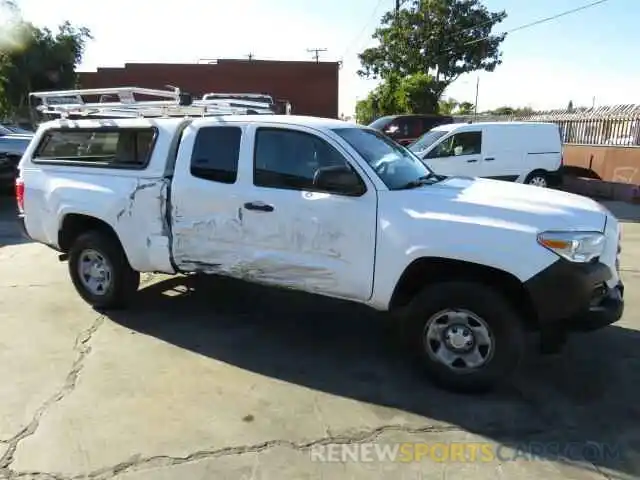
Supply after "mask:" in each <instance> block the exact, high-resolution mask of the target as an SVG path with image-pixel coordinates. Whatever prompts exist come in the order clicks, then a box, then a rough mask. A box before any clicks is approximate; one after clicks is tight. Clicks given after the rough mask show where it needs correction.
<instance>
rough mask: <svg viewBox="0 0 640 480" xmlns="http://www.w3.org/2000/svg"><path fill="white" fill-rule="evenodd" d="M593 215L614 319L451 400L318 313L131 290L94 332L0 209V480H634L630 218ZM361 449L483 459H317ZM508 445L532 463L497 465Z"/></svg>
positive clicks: (188, 286)
mask: <svg viewBox="0 0 640 480" xmlns="http://www.w3.org/2000/svg"><path fill="white" fill-rule="evenodd" d="M611 208H612V209H613V210H614V212H615V213H616V214H617V215H618V216H619V217H620V218H622V219H624V221H625V222H626V223H625V225H624V238H625V239H624V245H623V260H622V268H623V278H624V280H625V282H626V286H627V289H626V294H627V309H626V313H625V316H624V318H623V320H622V321H621V322H620V323H619V324H617V325H616V326H612V327H609V328H606V329H604V330H601V331H599V332H596V333H591V334H585V335H579V336H575V337H574V338H573V339H572V340H571V342H570V344H569V345H568V346H567V349H566V351H565V352H564V353H563V354H562V355H561V356H552V357H540V356H537V355H533V356H531V358H529V359H528V360H527V362H526V364H525V366H524V367H523V369H522V371H521V372H520V374H519V375H518V377H517V379H516V380H515V382H514V384H513V385H512V386H509V387H505V388H504V389H503V390H501V391H499V392H495V393H493V394H490V395H486V396H476V397H466V396H458V395H453V394H449V393H445V392H443V391H440V390H438V389H436V388H434V387H433V386H431V385H430V384H429V383H428V382H426V381H425V380H424V379H423V378H422V377H421V376H420V374H418V373H416V371H415V370H413V369H412V368H411V366H410V365H408V364H407V363H406V361H405V359H404V357H403V356H402V352H400V351H398V348H397V346H396V344H395V343H394V342H392V341H390V331H389V327H388V324H387V323H386V322H385V321H384V318H383V317H382V316H380V315H375V314H373V313H371V312H370V311H368V310H366V309H363V308H360V307H356V306H353V305H346V304H343V303H340V302H335V301H330V300H327V299H318V298H313V297H310V296H306V295H301V294H295V293H290V292H282V291H277V290H273V289H268V288H263V287H257V286H249V285H244V284H241V283H238V282H234V281H229V280H222V279H215V278H211V279H208V280H204V281H198V282H197V283H195V282H194V281H191V280H187V279H185V278H184V277H175V278H166V277H164V278H162V277H157V276H152V275H147V276H145V278H144V287H143V289H142V290H141V292H140V295H139V301H138V304H137V305H136V306H135V307H134V308H133V309H132V310H130V311H126V312H121V313H118V314H113V315H108V316H101V315H98V314H97V313H96V312H95V311H93V310H92V309H90V308H89V307H87V306H86V305H85V304H84V303H83V302H82V301H81V300H80V299H79V297H78V296H77V295H76V293H75V292H74V290H73V288H72V286H71V283H70V281H69V280H68V276H67V271H66V264H64V263H60V262H58V260H57V257H56V254H55V252H53V251H50V250H49V249H47V248H46V247H43V246H41V245H37V244H33V243H29V242H26V241H24V240H23V239H21V238H20V236H19V233H18V231H17V229H16V226H15V224H14V221H13V202H12V199H11V198H2V199H0V212H1V213H0V378H1V379H2V383H1V385H2V386H1V387H0V478H21V479H28V478H33V479H41V480H49V479H50V480H53V479H55V480H63V479H71V478H91V479H107V478H109V479H110V478H117V479H119V480H124V479H127V480H133V479H135V480H143V479H144V480H146V479H154V480H156V479H160V480H161V479H174V478H175V479H182V478H188V479H190V480H197V479H205V478H206V479H211V478H215V479H242V478H244V479H247V480H248V479H250V478H252V479H256V480H267V479H274V480H284V479H288V478H295V479H304V478H328V479H338V478H340V479H343V478H344V479H365V478H366V479H375V478H393V479H411V480H413V479H427V478H429V479H431V478H445V477H447V476H449V477H451V478H456V479H457V478H474V479H484V478H491V479H495V478H517V479H536V480H537V479H541V478H546V479H560V478H564V479H566V478H569V479H599V478H638V477H639V476H640V406H639V403H638V394H639V393H640V348H639V346H640V343H639V341H640V331H639V330H640V289H639V288H638V287H639V285H640V268H639V267H638V265H640V223H636V222H638V221H640V207H632V206H628V205H612V206H611ZM362 442H365V443H375V444H376V445H388V446H389V445H394V444H397V443H398V442H417V443H420V444H423V443H425V442H426V443H428V444H430V445H433V444H434V443H448V444H449V445H451V444H453V443H455V444H460V442H486V443H487V444H489V445H490V446H491V448H493V449H494V450H492V451H493V452H494V453H495V452H501V453H500V455H498V458H491V459H490V458H489V457H484V459H483V460H477V461H475V462H463V461H460V459H459V458H458V461H438V458H436V457H438V455H440V456H439V458H440V459H443V457H442V454H434V455H435V456H431V457H429V458H423V459H422V461H420V462H407V463H403V462H390V461H368V462H367V461H361V462H356V461H354V460H353V457H348V456H347V458H346V459H343V460H346V461H334V462H328V461H320V460H322V458H324V459H325V460H332V459H333V460H335V459H336V457H335V455H336V453H335V450H334V451H333V453H332V454H329V455H327V452H331V451H332V450H330V449H331V448H333V447H331V446H330V445H332V444H342V445H346V446H347V448H349V449H351V450H349V451H351V452H352V454H353V452H354V451H356V450H353V449H354V448H358V445H360V444H361V443H362ZM450 442H453V443H450ZM474 445H477V443H474ZM525 445H529V446H530V445H537V447H535V448H537V450H535V451H534V453H536V454H537V455H538V457H536V458H531V457H529V456H526V455H521V456H520V457H519V458H517V459H515V458H514V457H512V456H509V453H508V452H514V451H519V450H518V449H520V448H523V447H524V446H525ZM603 446H605V447H606V448H604V450H603ZM468 447H469V445H468V444H467V445H464V448H468ZM336 448H339V447H336ZM342 448H344V447H342ZM363 448H364V447H363ZM416 448H422V447H416ZM429 451H430V452H431V453H432V454H433V451H432V450H429ZM356 452H357V451H356ZM362 452H364V453H363V455H365V457H364V458H363V460H367V459H370V457H366V455H367V453H366V452H365V451H364V450H362ZM443 452H444V450H443ZM556 452H561V453H564V454H565V455H566V456H568V457H570V458H569V459H565V460H561V459H560V458H558V456H557V455H555V453H556ZM598 452H600V453H598ZM602 452H604V453H602ZM314 455H319V457H318V456H314ZM323 455H324V456H323ZM331 455H334V457H332V456H331ZM580 457H585V458H584V459H583V460H582V461H581V460H580ZM338 459H339V458H338ZM374 460H375V459H374ZM445 460H446V459H445Z"/></svg>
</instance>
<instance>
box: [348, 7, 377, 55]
mask: <svg viewBox="0 0 640 480" xmlns="http://www.w3.org/2000/svg"><path fill="white" fill-rule="evenodd" d="M382 2H384V0H378V3H377V4H376V6H375V8H374V9H373V13H371V17H370V18H369V20H368V21H367V23H365V24H364V27H362V30H360V32H358V35H356V36H355V37H354V39H353V40H352V41H351V42H350V43H349V44H348V45H347V48H346V49H345V51H344V53H343V54H342V56H341V57H340V58H341V59H344V57H346V56H347V53H349V51H350V50H351V48H352V47H353V46H354V45H356V44H357V43H356V42H359V41H360V37H362V34H363V33H364V32H365V31H366V30H367V28H369V25H370V24H371V22H373V20H375V18H376V14H377V13H378V9H379V8H380V6H381V5H382Z"/></svg>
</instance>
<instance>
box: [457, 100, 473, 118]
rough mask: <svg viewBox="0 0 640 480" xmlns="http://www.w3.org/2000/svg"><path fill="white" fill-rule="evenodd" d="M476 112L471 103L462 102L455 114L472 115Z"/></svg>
mask: <svg viewBox="0 0 640 480" xmlns="http://www.w3.org/2000/svg"><path fill="white" fill-rule="evenodd" d="M475 110H476V106H475V105H474V104H473V103H471V102H462V103H461V104H459V105H458V109H457V110H456V113H457V114H458V115H473V114H474V112H475Z"/></svg>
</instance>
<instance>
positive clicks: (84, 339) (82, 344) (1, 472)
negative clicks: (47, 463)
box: [0, 315, 104, 478]
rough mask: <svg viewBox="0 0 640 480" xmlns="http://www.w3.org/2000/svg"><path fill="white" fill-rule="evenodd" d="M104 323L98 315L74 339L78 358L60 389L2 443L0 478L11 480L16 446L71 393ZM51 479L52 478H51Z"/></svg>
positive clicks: (34, 431) (32, 432) (34, 430)
mask: <svg viewBox="0 0 640 480" xmlns="http://www.w3.org/2000/svg"><path fill="white" fill-rule="evenodd" d="M103 322H104V315H100V316H99V317H98V318H96V319H95V320H94V321H93V323H92V324H91V325H90V326H89V327H88V328H87V329H85V330H83V331H81V332H80V333H79V334H78V336H77V337H76V340H75V343H74V347H73V349H74V350H75V351H76V352H78V356H77V357H76V359H75V361H74V362H73V365H72V367H71V370H70V371H69V373H67V376H66V378H65V382H64V384H63V385H62V387H61V388H60V389H59V390H58V391H57V392H56V393H54V394H53V395H51V396H50V397H49V398H48V399H47V400H46V401H45V402H44V403H43V404H42V405H41V406H40V407H39V408H38V409H37V410H36V412H35V413H34V415H33V418H32V419H31V421H30V422H29V424H28V425H27V426H26V427H24V428H23V429H22V430H20V431H19V432H18V433H17V434H15V435H14V436H13V437H11V438H10V439H8V440H3V441H2V442H3V443H4V444H5V445H6V444H8V445H9V447H8V448H7V451H6V452H5V453H4V455H2V457H0V478H3V477H4V476H6V475H7V474H8V475H9V476H8V477H7V478H11V475H12V474H13V472H11V470H10V469H9V466H10V465H11V463H12V462H13V456H14V454H15V452H16V449H17V448H18V445H19V444H20V442H21V441H23V440H24V439H25V438H27V437H30V436H31V435H33V434H34V433H36V431H37V429H38V426H39V425H40V419H41V418H42V416H43V415H44V414H45V413H46V412H47V410H48V409H49V407H51V406H52V405H53V404H55V403H57V402H59V401H60V400H62V399H63V398H65V397H66V396H67V395H68V394H69V393H71V392H72V391H73V390H74V389H75V388H76V384H77V382H78V377H79V376H80V372H81V371H82V368H83V367H84V359H85V358H86V356H87V355H88V354H89V353H90V352H91V346H90V345H89V342H90V341H91V338H92V337H93V334H94V333H96V331H97V330H98V328H100V326H101V325H102V323H103ZM52 478H53V477H52Z"/></svg>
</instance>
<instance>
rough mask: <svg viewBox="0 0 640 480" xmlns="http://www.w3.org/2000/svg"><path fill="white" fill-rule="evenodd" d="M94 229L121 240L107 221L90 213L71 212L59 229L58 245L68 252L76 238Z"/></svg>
mask: <svg viewBox="0 0 640 480" xmlns="http://www.w3.org/2000/svg"><path fill="white" fill-rule="evenodd" d="M92 230H98V231H100V232H104V233H106V234H107V235H111V236H113V237H114V238H115V239H116V240H118V241H119V239H118V235H117V234H116V232H115V231H114V230H113V228H111V225H109V224H108V223H107V222H105V221H103V220H100V219H97V218H95V217H91V216H89V215H81V214H77V213H70V214H69V215H66V216H65V217H64V220H63V221H62V226H61V227H60V230H59V231H58V247H59V248H60V250H61V251H62V252H64V253H67V252H69V250H70V249H71V246H72V245H73V242H75V240H76V238H78V237H79V236H80V235H82V234H83V233H86V232H89V231H92Z"/></svg>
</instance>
